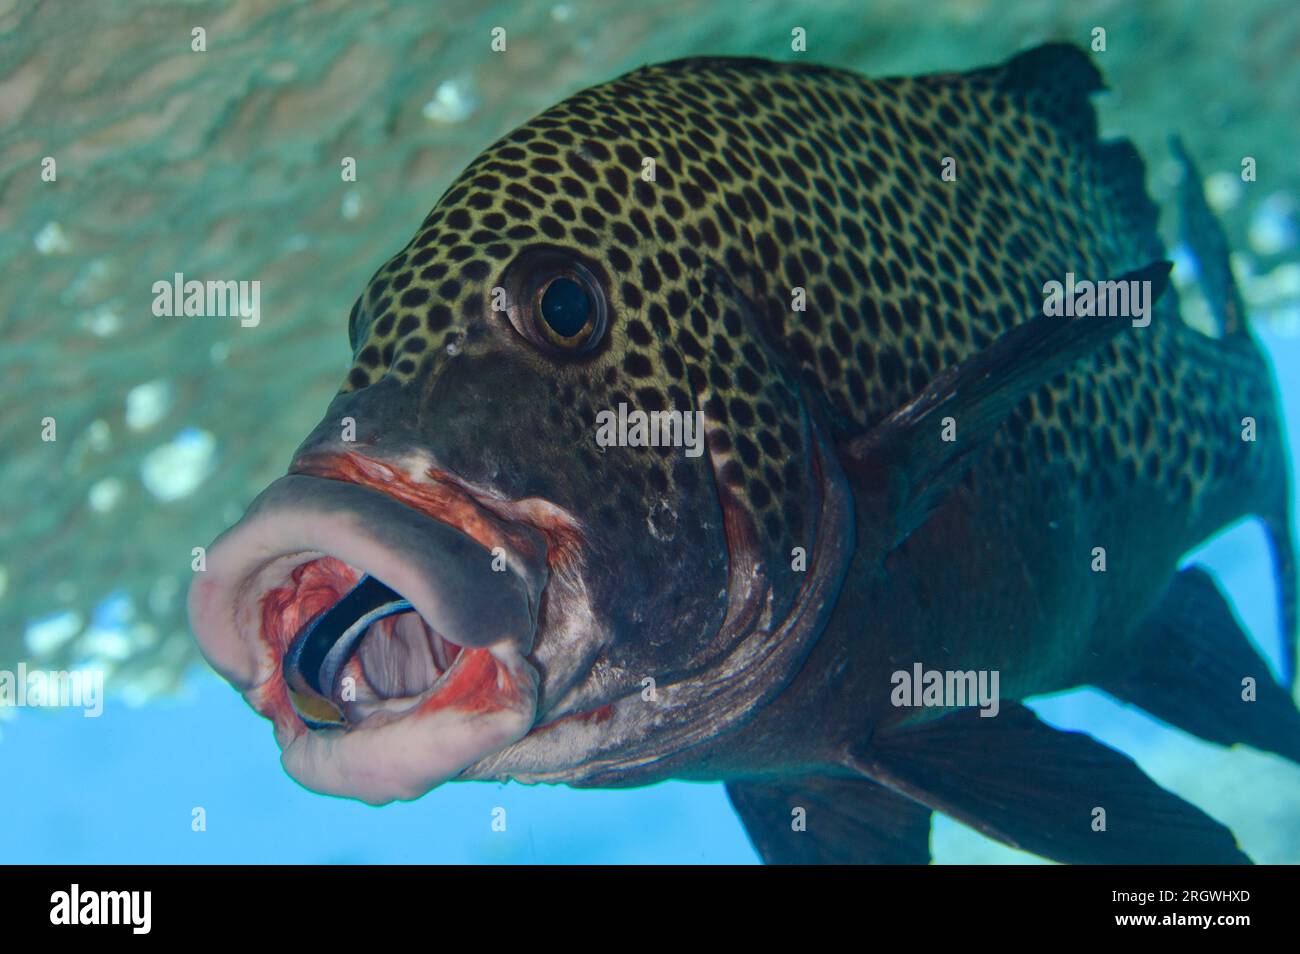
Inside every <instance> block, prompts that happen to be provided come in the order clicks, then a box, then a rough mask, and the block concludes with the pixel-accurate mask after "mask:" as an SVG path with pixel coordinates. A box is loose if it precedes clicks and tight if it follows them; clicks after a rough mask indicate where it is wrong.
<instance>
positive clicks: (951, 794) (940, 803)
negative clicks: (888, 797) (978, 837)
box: [851, 702, 1250, 864]
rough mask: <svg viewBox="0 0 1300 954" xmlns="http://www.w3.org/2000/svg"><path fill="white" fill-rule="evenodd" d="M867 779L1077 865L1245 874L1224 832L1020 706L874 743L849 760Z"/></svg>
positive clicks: (1077, 736) (1123, 763)
mask: <svg viewBox="0 0 1300 954" xmlns="http://www.w3.org/2000/svg"><path fill="white" fill-rule="evenodd" d="M851 763H852V765H853V766H854V767H855V768H857V769H858V770H859V771H861V772H862V773H863V774H864V775H866V776H867V777H869V778H873V779H875V780H876V781H878V782H881V783H883V784H885V785H888V786H889V787H890V788H892V789H894V790H895V791H897V792H899V793H901V794H904V795H906V796H908V797H910V798H913V799H915V800H917V801H919V802H923V803H924V804H926V805H929V806H930V807H931V808H933V809H934V810H936V811H941V812H944V813H945V814H947V815H951V816H952V817H953V818H956V819H957V820H958V821H961V822H964V823H965V824H967V825H970V826H971V827H972V828H974V829H976V830H977V831H980V832H983V833H984V834H986V835H988V836H989V837H991V838H996V839H997V840H999V841H1002V842H1006V843H1007V844H1008V845H1011V846H1012V847H1015V848H1021V849H1023V850H1025V851H1030V852H1033V853H1034V854H1038V855H1043V856H1044V857H1047V858H1052V859H1054V860H1056V861H1064V862H1070V863H1074V864H1249V863H1250V859H1249V858H1247V857H1246V855H1245V854H1243V853H1242V852H1241V850H1240V849H1239V848H1238V847H1237V843H1236V840H1235V839H1234V838H1233V835H1232V832H1231V831H1229V830H1228V829H1227V828H1225V827H1224V826H1223V825H1221V824H1219V823H1218V822H1216V821H1215V820H1214V819H1212V818H1211V817H1210V816H1209V815H1207V814H1205V813H1204V812H1203V811H1201V810H1200V809H1199V808H1197V807H1195V806H1194V805H1191V804H1189V803H1187V802H1185V801H1183V800H1182V799H1181V798H1179V797H1178V796H1177V795H1174V794H1172V793H1171V792H1168V791H1166V790H1165V789H1163V788H1161V787H1160V786H1159V785H1157V784H1156V783H1155V782H1153V781H1152V780H1151V779H1150V778H1148V777H1147V776H1146V774H1145V773H1143V771H1142V770H1141V769H1140V768H1138V766H1137V765H1136V764H1134V763H1133V762H1132V761H1131V760H1130V759H1129V758H1128V757H1127V756H1125V755H1122V754H1120V753H1119V752H1116V751H1115V750H1114V749H1111V748H1108V747H1107V746H1105V745H1102V744H1101V743H1100V742H1098V741H1097V740H1096V739H1093V738H1092V737H1091V736H1088V735H1085V734H1084V733H1082V732H1064V731H1061V730H1058V729H1054V728H1052V727H1051V726H1048V725H1046V724H1044V723H1042V722H1040V721H1039V720H1038V717H1037V716H1035V715H1034V713H1033V712H1031V711H1030V710H1029V709H1027V708H1025V707H1024V706H1022V705H1020V704H1018V703H1007V702H1004V703H1003V704H1002V707H1001V709H1000V711H999V714H998V715H997V716H996V717H994V718H981V717H980V715H979V712H978V711H977V710H973V709H967V710H961V711H958V712H955V713H953V714H952V715H948V716H944V717H942V718H939V719H935V720H932V721H930V722H924V723H920V724H914V725H912V726H910V727H908V728H905V729H899V730H896V731H892V732H886V733H883V734H880V735H877V736H876V737H875V738H873V739H872V740H871V741H870V743H869V744H868V746H867V747H865V748H864V750H863V751H862V752H860V753H858V754H856V755H855V756H854V757H853V758H852V759H851Z"/></svg>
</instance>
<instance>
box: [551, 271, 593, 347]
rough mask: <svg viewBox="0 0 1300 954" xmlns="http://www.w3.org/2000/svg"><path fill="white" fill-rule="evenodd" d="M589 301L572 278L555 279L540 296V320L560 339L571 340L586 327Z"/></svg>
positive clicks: (589, 308) (584, 290)
mask: <svg viewBox="0 0 1300 954" xmlns="http://www.w3.org/2000/svg"><path fill="white" fill-rule="evenodd" d="M590 310H591V299H590V296H588V294H587V290H586V289H585V288H583V287H582V285H581V284H580V283H578V282H576V281H574V280H573V279H572V278H563V277H561V278H556V279H554V280H553V281H552V282H551V283H550V284H549V285H548V286H546V291H545V292H544V293H543V294H542V318H543V319H544V320H545V321H546V323H547V325H549V326H550V328H551V330H552V331H554V332H555V333H556V334H557V335H559V336H560V337H561V338H572V337H573V336H574V335H576V334H577V333H578V332H579V331H581V330H582V329H583V328H584V327H586V325H587V315H588V313H589V312H590Z"/></svg>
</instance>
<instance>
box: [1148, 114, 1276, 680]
mask: <svg viewBox="0 0 1300 954" xmlns="http://www.w3.org/2000/svg"><path fill="white" fill-rule="evenodd" d="M1169 145H1170V149H1171V150H1172V151H1173V154H1174V157H1175V158H1176V159H1177V160H1178V162H1179V164H1180V165H1181V166H1182V167H1183V179H1182V183H1181V184H1180V186H1179V190H1178V211H1179V231H1180V233H1181V238H1182V240H1183V243H1184V244H1185V245H1186V246H1187V248H1188V249H1189V250H1190V251H1191V254H1192V257H1193V258H1194V259H1195V260H1196V265H1197V271H1198V274H1199V282H1200V285H1201V290H1202V291H1203V292H1204V294H1205V297H1206V299H1207V300H1208V302H1209V306H1210V311H1211V313H1212V314H1213V315H1214V317H1215V320H1216V321H1217V322H1218V324H1219V328H1220V329H1221V330H1222V332H1223V339H1224V340H1223V343H1224V344H1225V345H1226V344H1228V343H1229V342H1231V343H1232V344H1233V345H1235V346H1236V347H1237V348H1238V349H1240V351H1241V352H1242V356H1243V357H1247V358H1248V359H1249V360H1250V363H1251V365H1253V366H1254V367H1253V369H1252V370H1255V371H1257V373H1259V374H1262V375H1268V374H1269V373H1270V372H1269V365H1268V360H1267V358H1266V357H1265V356H1264V352H1263V350H1262V349H1261V348H1260V346H1259V343H1258V342H1257V341H1256V340H1255V338H1254V336H1253V335H1252V334H1251V333H1250V328H1249V326H1248V325H1247V323H1246V310H1245V306H1244V305H1243V303H1242V298H1241V292H1240V291H1239V290H1238V288H1237V282H1236V280H1235V279H1234V278H1233V276H1232V267H1231V265H1230V264H1229V262H1228V241H1227V239H1226V238H1225V237H1224V234H1223V228H1222V227H1221V226H1220V225H1219V221H1218V219H1216V218H1215V216H1214V213H1213V212H1212V211H1210V207H1209V206H1208V205H1207V204H1206V201H1205V193H1204V192H1203V190H1202V188H1201V176H1200V173H1199V171H1198V170H1197V168H1196V164H1195V163H1194V162H1193V161H1192V157H1191V156H1190V155H1189V154H1188V152H1187V150H1186V149H1185V148H1184V147H1183V143H1182V140H1180V139H1179V138H1178V137H1177V136H1174V137H1171V139H1170V142H1169ZM1276 421H1277V429H1278V430H1279V432H1281V430H1282V419H1281V414H1278V415H1277V416H1276ZM1283 438H1284V435H1283V434H1282V433H1279V434H1278V435H1277V436H1276V440H1275V446H1276V447H1277V450H1278V453H1277V454H1276V455H1275V458H1276V464H1275V465H1274V466H1275V467H1277V468H1278V469H1280V471H1281V473H1280V478H1279V479H1277V480H1275V481H1274V482H1273V486H1274V488H1275V490H1274V493H1273V495H1272V499H1271V500H1269V501H1268V503H1267V504H1266V506H1265V508H1264V509H1262V510H1259V511H1257V515H1258V516H1259V518H1260V520H1261V521H1262V522H1263V524H1264V532H1265V534H1266V536H1267V539H1268V545H1269V549H1270V550H1271V551H1272V554H1273V572H1274V575H1275V576H1276V578H1277V588H1278V621H1279V623H1280V625H1281V629H1282V683H1283V685H1285V686H1287V687H1288V688H1292V689H1294V687H1295V676H1296V653H1297V640H1298V639H1300V580H1298V579H1297V576H1296V574H1297V572H1298V570H1300V568H1298V567H1297V564H1296V551H1295V539H1294V537H1293V535H1292V532H1291V526H1292V523H1291V479H1290V474H1289V468H1288V465H1287V454H1286V449H1285V441H1284V439H1283Z"/></svg>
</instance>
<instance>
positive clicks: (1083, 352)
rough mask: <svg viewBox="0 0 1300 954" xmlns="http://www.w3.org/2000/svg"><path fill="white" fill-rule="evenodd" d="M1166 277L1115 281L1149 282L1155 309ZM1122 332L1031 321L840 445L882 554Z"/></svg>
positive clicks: (1071, 322) (1117, 327)
mask: <svg viewBox="0 0 1300 954" xmlns="http://www.w3.org/2000/svg"><path fill="white" fill-rule="evenodd" d="M1170 267H1171V266H1170V263H1169V262H1156V263H1154V264H1152V265H1148V266H1146V267H1145V268H1141V269H1138V270H1137V271H1132V272H1128V273H1126V274H1124V275H1122V276H1120V278H1119V279H1118V280H1119V281H1121V282H1133V281H1149V282H1151V296H1150V304H1151V305H1154V304H1155V301H1156V299H1157V298H1158V297H1159V296H1160V294H1161V293H1162V292H1163V291H1164V289H1165V287H1166V286H1167V285H1168V282H1169V269H1170ZM1130 327H1131V321H1130V320H1129V319H1127V318H1119V317H1106V318H1103V317H1088V318H1074V319H1070V318H1059V317H1048V316H1039V317H1037V318H1033V319H1031V320H1029V321H1027V322H1025V323H1024V324H1021V325H1017V326H1016V327H1015V328H1012V329H1011V330H1010V331H1007V332H1006V333H1004V334H1003V335H1002V336H1001V337H999V338H998V339H997V340H996V341H995V342H993V344H991V345H990V346H989V347H988V348H986V349H984V350H983V351H981V352H979V353H978V354H975V355H973V356H971V357H970V358H968V359H966V360H965V361H962V362H960V363H958V364H956V365H954V366H952V367H951V368H949V369H947V370H946V371H943V372H941V373H940V374H939V375H938V376H937V377H935V378H934V380H932V381H931V382H930V383H929V384H928V385H927V386H926V388H925V389H924V390H923V391H921V393H920V394H918V395H917V396H916V397H915V398H913V399H912V400H911V401H909V402H908V403H907V404H906V405H904V406H903V407H901V408H899V409H898V410H897V411H895V412H894V413H893V414H891V415H890V416H889V417H887V418H885V420H883V421H882V422H880V423H879V424H878V425H876V426H875V427H873V428H872V429H871V430H870V431H868V432H867V433H866V434H863V435H861V436H859V437H857V438H854V439H853V440H851V441H849V442H848V443H847V444H845V445H843V446H842V447H841V459H842V461H843V463H844V469H845V471H846V472H847V473H848V474H849V475H850V476H851V477H856V478H857V479H858V486H859V488H861V489H860V491H859V492H860V493H863V494H865V495H868V496H870V497H874V498H875V502H876V505H877V507H878V509H879V511H880V513H881V516H882V522H884V521H887V522H888V529H887V530H886V533H887V535H888V539H887V540H886V541H885V545H886V549H887V550H888V549H893V548H894V547H896V546H897V545H898V544H899V543H901V542H902V541H903V540H905V539H907V537H908V536H909V535H910V534H911V533H912V531H913V530H915V529H916V528H917V527H919V526H920V525H921V524H922V523H924V522H925V520H926V519H927V518H928V517H929V515H930V514H931V513H932V512H933V511H934V510H935V509H936V508H937V507H938V506H939V505H940V504H941V503H942V502H943V500H944V498H945V497H946V496H947V494H948V493H949V492H950V491H951V490H953V488H955V487H956V486H957V484H958V482H959V481H960V480H961V478H962V476H963V475H964V474H965V473H966V471H967V469H968V468H969V467H970V466H971V464H972V463H973V462H974V452H975V451H977V450H979V449H980V448H982V447H984V446H985V445H986V444H987V443H988V442H989V440H990V438H992V436H993V434H994V433H995V432H996V431H997V429H998V428H999V427H1000V426H1001V424H1002V422H1003V421H1004V420H1006V418H1007V415H1008V414H1010V413H1011V411H1012V409H1013V408H1015V406H1016V405H1017V404H1019V403H1020V401H1022V400H1023V399H1024V398H1025V397H1026V396H1028V395H1030V394H1032V393H1033V392H1034V391H1035V390H1037V389H1038V388H1039V387H1041V386H1042V385H1043V384H1045V383H1046V382H1048V381H1050V380H1051V379H1052V378H1054V377H1056V376H1057V375H1059V374H1061V373H1062V372H1063V371H1066V370H1067V369H1069V368H1070V366H1071V365H1073V364H1074V363H1075V362H1076V361H1078V360H1079V359H1081V358H1083V357H1085V356H1087V355H1089V354H1092V353H1093V352H1094V351H1096V350H1097V349H1098V348H1099V347H1101V346H1102V345H1104V344H1105V343H1106V342H1108V341H1110V340H1111V339H1112V338H1113V337H1114V336H1115V335H1117V334H1119V333H1120V332H1121V331H1123V330H1124V329H1128V328H1130ZM1134 333H1140V331H1134ZM946 417H951V418H953V420H954V422H955V424H956V439H955V440H944V439H943V419H944V418H946Z"/></svg>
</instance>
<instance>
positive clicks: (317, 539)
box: [189, 452, 579, 804]
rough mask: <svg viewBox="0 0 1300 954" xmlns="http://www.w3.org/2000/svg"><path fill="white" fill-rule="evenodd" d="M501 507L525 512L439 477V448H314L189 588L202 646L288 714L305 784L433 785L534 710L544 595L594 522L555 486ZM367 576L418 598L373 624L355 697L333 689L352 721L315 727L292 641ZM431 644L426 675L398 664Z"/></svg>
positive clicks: (286, 744) (377, 796)
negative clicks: (580, 523) (434, 462)
mask: <svg viewBox="0 0 1300 954" xmlns="http://www.w3.org/2000/svg"><path fill="white" fill-rule="evenodd" d="M417 473H418V474H419V476H420V479H418V480H417V479H415V474H417ZM491 505H492V506H494V507H496V508H498V509H501V510H505V511H509V516H503V515H502V514H499V513H494V512H493V510H491V509H489V507H488V506H485V505H484V502H483V501H482V500H481V499H479V498H478V497H477V496H476V495H475V494H473V493H472V492H470V491H469V490H468V489H466V488H464V487H461V486H458V485H457V484H456V482H455V480H454V478H452V477H450V475H446V474H440V475H439V476H438V477H432V476H430V475H429V467H428V466H427V462H422V463H421V465H420V466H419V467H408V468H402V467H398V466H396V465H394V464H390V463H385V462H381V461H378V460H376V459H374V458H371V457H367V456H365V455H363V454H360V453H356V452H347V453H337V454H322V453H312V454H309V455H307V456H305V457H300V458H299V459H298V460H296V461H295V464H294V466H293V468H292V470H291V473H290V474H289V475H288V476H286V477H283V478H281V479H280V480H278V481H276V482H274V483H273V484H271V485H270V486H269V487H268V488H267V489H266V491H264V492H263V493H262V495H260V496H259V497H258V498H257V500H255V501H254V502H253V504H252V506H250V508H249V511H248V513H247V514H246V515H245V517H244V519H243V520H241V521H240V522H239V523H238V524H237V525H235V526H234V527H232V528H231V529H230V530H228V531H227V532H226V533H225V534H223V535H222V536H221V537H220V538H219V539H218V540H217V541H216V542H215V543H214V544H213V546H212V547H211V548H210V549H209V551H208V553H207V555H206V567H205V568H204V570H203V571H202V572H199V573H197V574H196V576H195V580H194V583H193V585H192V586H191V589H190V594H189V611H190V619H191V624H192V626H193V629H194V632H195V634H196V636H197V638H198V642H199V646H200V649H201V651H202V652H203V654H204V656H205V657H206V658H207V659H208V661H209V662H210V663H211V665H212V667H213V668H214V669H215V670H216V671H217V672H218V673H219V674H221V675H222V676H224V677H225V678H226V679H228V680H229V681H230V682H231V683H232V684H234V685H235V686H236V687H237V688H238V689H239V690H240V691H241V692H242V693H243V695H244V697H245V699H246V700H247V701H248V702H249V704H250V705H251V706H252V707H253V708H254V709H256V710H257V711H258V712H259V713H261V714H262V715H264V716H266V717H267V718H268V719H270V720H271V721H272V722H273V724H274V726H275V736H276V740H277V742H278V743H279V744H280V747H281V749H282V762H283V764H284V767H285V769H286V770H287V771H288V772H289V774H290V775H291V776H292V777H293V778H295V779H296V780H297V781H299V782H300V783H301V784H303V785H304V786H306V787H307V788H310V789H312V790H315V791H318V792H322V793H325V794H331V795H343V796H349V797H353V798H358V799H361V800H363V801H366V802H369V803H372V804H382V803H385V802H389V801H393V800H395V799H412V798H417V797H419V796H420V795H422V794H424V793H425V792H426V791H428V790H429V789H430V788H432V787H434V786H436V785H438V784H440V783H441V782H443V781H446V780H448V779H451V778H454V777H456V776H458V775H459V774H460V773H461V772H462V771H463V770H464V769H465V768H466V767H467V766H469V765H471V764H472V763H474V762H476V761H479V760H481V759H483V758H485V757H487V756H490V755H491V754H493V753H494V752H496V751H498V750H500V749H501V748H503V747H505V746H508V745H510V744H511V743H513V742H515V741H517V740H518V739H520V738H522V737H524V736H525V735H526V734H527V733H528V732H529V731H530V730H531V729H532V728H533V726H534V725H535V723H536V721H537V719H538V716H539V702H540V699H539V690H540V688H541V682H542V680H541V678H540V675H539V669H538V664H537V658H536V656H534V657H533V658H532V659H530V658H529V657H530V653H533V652H534V651H535V650H537V649H539V648H540V647H539V646H537V645H536V642H537V637H538V617H539V608H540V607H541V605H542V594H543V591H544V589H545V588H546V586H547V583H548V580H549V579H550V578H551V573H552V566H553V565H554V566H556V567H557V568H558V569H559V571H560V572H559V576H561V577H562V578H563V580H564V581H567V582H562V584H561V585H560V587H559V589H560V590H561V593H560V595H565V594H563V592H562V591H563V588H564V586H570V585H571V583H572V581H573V580H574V579H576V578H577V577H576V574H575V572H574V571H573V568H572V567H571V566H569V564H570V563H572V561H573V560H574V558H575V553H576V549H577V541H578V536H579V535H578V531H577V528H576V526H575V525H574V524H573V523H572V522H571V521H570V520H569V519H568V518H567V515H565V514H563V513H560V512H557V511H556V509H555V508H550V507H548V506H547V505H546V504H545V503H544V502H541V501H523V502H510V501H495V502H491ZM521 515H523V516H526V517H528V518H531V519H532V520H535V521H536V522H537V526H536V527H535V526H533V525H530V523H528V522H527V520H524V519H520V516H521ZM363 575H369V576H371V577H373V578H375V579H377V580H380V581H382V583H384V584H385V585H387V586H388V587H390V588H391V589H392V590H394V591H395V592H396V593H398V594H400V595H401V596H402V597H403V598H404V599H405V600H407V601H409V603H410V606H411V613H410V614H408V616H407V618H406V619H405V621H404V622H402V623H401V624H400V626H399V625H396V624H394V623H393V622H392V621H391V620H383V621H381V622H379V623H375V624H373V625H372V628H371V630H370V631H368V632H367V634H366V635H365V637H364V639H363V641H362V642H361V644H360V649H359V650H358V651H357V654H356V657H355V658H354V659H353V660H352V661H350V662H349V664H348V669H347V670H346V671H347V672H348V674H349V675H351V676H352V677H353V680H354V684H355V685H354V691H353V695H354V698H353V699H350V700H349V699H346V697H345V696H342V695H340V696H338V697H337V698H334V699H331V700H330V702H331V703H332V704H333V705H335V706H336V707H337V708H338V710H339V711H340V712H343V713H345V714H346V716H347V719H346V724H345V725H342V726H340V727H329V726H321V725H309V723H308V721H305V718H304V716H303V715H301V714H300V712H299V710H298V708H297V707H296V706H295V704H294V697H293V696H292V694H291V689H290V685H289V683H288V682H287V681H286V678H285V672H284V660H285V657H286V654H287V653H288V651H289V647H290V644H291V643H292V641H293V640H294V638H295V636H296V635H297V634H298V633H299V632H302V631H304V627H307V626H309V625H310V624H311V623H312V621H313V619H317V618H319V617H320V616H321V614H323V613H324V612H325V611H327V610H328V609H329V608H330V607H331V606H333V605H334V604H336V603H337V602H338V601H339V600H340V599H341V597H342V596H343V595H344V594H345V593H346V592H348V591H349V590H350V589H351V588H352V587H353V586H354V585H355V584H356V582H357V580H359V579H360V578H361V577H362V576H363ZM566 602H569V603H571V602H572V600H571V599H570V600H567V601H566ZM399 631H400V633H401V634H404V635H402V636H401V638H399ZM421 631H422V632H423V634H424V637H426V638H427V640H428V649H427V650H426V649H425V647H424V646H423V644H422V642H421V636H420V634H421ZM565 648H566V647H563V646H561V647H557V651H563V650H564V649H565ZM417 655H418V656H420V657H421V661H419V662H417V663H415V664H413V665H414V668H415V669H416V670H419V671H420V672H421V676H422V678H421V677H416V685H414V686H412V685H409V684H408V683H409V682H410V678H411V677H410V676H409V673H403V672H402V671H401V670H402V668H403V667H402V666H401V665H399V663H401V661H402V660H404V659H406V658H407V657H413V656H417ZM545 655H546V654H545V653H543V654H542V656H543V665H544V664H545V663H544V659H545ZM394 660H396V662H395V661H394ZM405 668H406V669H407V670H408V671H409V670H410V669H411V668H412V665H407V666H406V667H405ZM555 668H557V669H560V670H561V671H562V669H563V667H555ZM561 674H562V675H563V673H562V672H561ZM575 677H576V673H575ZM424 682H429V683H430V684H429V685H427V686H425V685H423V683H424ZM560 688H564V687H560Z"/></svg>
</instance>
